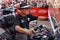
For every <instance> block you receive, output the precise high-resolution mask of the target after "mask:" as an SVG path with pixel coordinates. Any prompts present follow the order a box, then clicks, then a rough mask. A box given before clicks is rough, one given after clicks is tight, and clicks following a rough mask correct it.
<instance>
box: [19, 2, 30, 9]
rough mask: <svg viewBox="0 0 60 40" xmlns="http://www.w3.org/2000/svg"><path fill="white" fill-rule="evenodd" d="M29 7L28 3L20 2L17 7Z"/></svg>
mask: <svg viewBox="0 0 60 40" xmlns="http://www.w3.org/2000/svg"><path fill="white" fill-rule="evenodd" d="M29 7H30V5H28V4H27V3H21V4H20V5H19V9H27V8H29Z"/></svg>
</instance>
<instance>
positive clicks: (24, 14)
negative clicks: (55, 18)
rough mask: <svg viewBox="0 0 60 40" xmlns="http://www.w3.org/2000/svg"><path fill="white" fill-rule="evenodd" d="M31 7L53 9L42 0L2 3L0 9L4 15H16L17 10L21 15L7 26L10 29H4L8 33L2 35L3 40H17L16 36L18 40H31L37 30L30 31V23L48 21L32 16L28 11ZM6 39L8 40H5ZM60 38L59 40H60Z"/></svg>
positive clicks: (17, 0) (15, 0)
mask: <svg viewBox="0 0 60 40" xmlns="http://www.w3.org/2000/svg"><path fill="white" fill-rule="evenodd" d="M30 7H39V8H53V6H52V4H51V3H47V1H42V0H40V1H35V0H33V1H30V0H29V1H25V0H21V1H19V0H14V1H11V2H2V3H1V7H0V9H1V10H2V15H7V14H10V13H16V11H17V9H18V10H20V14H17V15H16V17H15V18H14V19H13V21H14V23H13V24H7V25H8V26H9V27H8V28H4V29H6V32H5V33H3V34H2V35H1V36H2V37H1V38H2V40H16V39H15V36H16V38H17V40H30V39H29V35H31V34H33V33H34V32H35V30H34V29H29V22H30V21H32V20H46V19H47V18H46V17H35V16H32V15H31V14H29V12H28V9H29V8H30ZM2 15H1V16H2ZM5 21H6V20H5ZM8 23H9V22H8ZM5 25H6V24H5ZM7 25H6V27H7ZM11 25H12V26H11ZM44 32H45V31H44ZM16 33H17V35H16ZM42 33H43V32H42ZM43 34H44V33H43ZM57 34H58V33H57ZM4 35H5V36H4ZM6 36H7V37H6ZM58 37H59V38H60V36H59V35H58V36H57V38H58ZM4 38H6V39H4ZM59 38H58V39H57V40H59ZM51 40H53V39H51Z"/></svg>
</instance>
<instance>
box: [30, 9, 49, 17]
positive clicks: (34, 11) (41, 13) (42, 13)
mask: <svg viewBox="0 0 60 40" xmlns="http://www.w3.org/2000/svg"><path fill="white" fill-rule="evenodd" d="M29 12H30V14H32V15H33V16H44V17H48V9H46V8H30V9H29Z"/></svg>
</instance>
